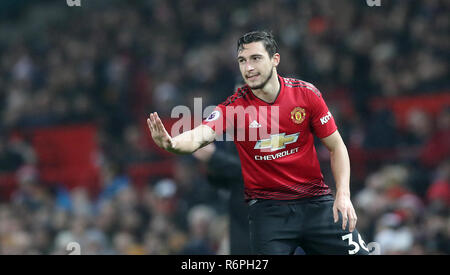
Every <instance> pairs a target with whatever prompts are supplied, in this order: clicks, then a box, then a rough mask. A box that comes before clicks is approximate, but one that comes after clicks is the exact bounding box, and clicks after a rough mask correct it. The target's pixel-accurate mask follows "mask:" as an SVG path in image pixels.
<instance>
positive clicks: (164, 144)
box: [147, 112, 174, 151]
mask: <svg viewBox="0 0 450 275" xmlns="http://www.w3.org/2000/svg"><path fill="white" fill-rule="evenodd" d="M147 124H148V128H149V129H150V133H151V134H152V138H153V141H154V142H155V143H156V145H158V146H159V147H161V148H162V149H165V150H168V151H170V150H172V149H173V148H174V142H173V140H172V137H171V136H170V135H169V133H168V132H167V131H166V128H165V127H164V125H163V123H162V121H161V119H160V118H159V116H158V113H156V112H154V113H151V114H150V116H149V118H147Z"/></svg>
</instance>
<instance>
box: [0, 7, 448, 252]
mask: <svg viewBox="0 0 450 275" xmlns="http://www.w3.org/2000/svg"><path fill="white" fill-rule="evenodd" d="M449 8H450V1H446V0H433V1H387V0H381V6H380V7H369V6H367V5H366V3H365V1H350V0H320V1H294V0H279V1H269V0H267V1H234V0H227V1H225V0H217V1H206V0H195V1H194V0H192V1H187V0H185V1H183V0H180V1H178V0H169V1H158V0H153V1H152V0H147V1H127V2H126V3H125V1H102V0H81V7H68V6H67V5H66V1H63V0H61V1H25V0H22V1H18V0H16V1H12V0H7V1H2V2H1V4H0V106H1V107H0V254H67V253H68V251H67V250H66V248H67V247H66V245H67V243H68V242H70V241H77V242H79V243H80V245H81V252H82V254H227V253H228V246H227V240H228V238H229V236H228V231H227V226H228V218H227V217H228V213H227V211H228V210H227V207H226V203H227V198H228V196H229V193H228V192H227V191H226V190H221V189H217V188H215V187H213V186H212V185H210V184H209V183H208V182H207V180H206V177H205V166H204V165H202V164H200V163H198V162H197V161H196V160H195V159H194V158H193V157H191V156H183V157H177V156H173V155H170V154H167V153H165V152H163V151H161V150H159V149H158V148H155V145H154V144H153V143H152V142H151V139H150V136H149V133H148V129H147V126H146V123H145V119H146V117H147V116H148V113H149V112H150V111H158V112H159V114H160V115H161V116H162V117H163V118H164V121H165V122H166V123H167V126H168V128H170V125H171V123H173V122H174V121H176V120H174V119H171V118H170V112H171V109H172V108H173V107H174V106H176V105H186V106H189V107H190V108H192V107H193V98H194V97H202V99H203V106H204V107H206V106H208V105H215V104H218V103H220V102H221V101H222V100H224V99H225V98H226V97H227V96H228V95H230V93H232V91H233V89H234V87H235V86H236V85H239V84H240V81H241V80H240V75H239V71H238V66H237V64H236V61H235V54H236V49H235V47H236V40H237V38H239V37H240V35H242V34H243V33H245V32H247V31H250V30H254V29H267V30H271V31H272V32H273V33H274V34H275V36H276V37H277V39H278V41H279V44H280V53H281V60H282V61H281V64H280V67H279V72H280V74H281V75H283V76H287V77H296V78H300V79H303V80H306V81H308V82H312V83H314V84H315V85H316V86H317V87H318V88H319V89H320V90H321V91H322V93H323V94H324V97H325V100H326V101H327V104H328V105H329V107H330V109H331V112H332V113H333V115H334V116H335V118H336V121H337V123H338V127H339V129H340V132H341V134H342V136H343V138H344V141H345V143H346V144H347V147H348V150H349V153H350V157H351V164H352V183H351V189H352V200H353V204H354V206H355V208H356V211H357V213H358V218H359V220H358V230H359V231H360V232H361V233H362V235H363V236H364V237H365V240H366V241H367V242H371V241H376V242H378V243H380V245H381V248H382V253H383V254H449V253H450V218H449V206H450V186H449V177H450V161H449V155H450V154H449V153H450V144H449V143H450V93H449V91H450V85H449V84H450V83H449V69H448V58H449V47H450V44H449V43H450V42H449V41H450V39H449V33H450V31H449V17H448V14H449ZM219 146H220V144H219ZM318 146H319V149H318V153H319V158H320V161H321V166H322V169H323V173H324V176H325V178H326V180H327V182H328V184H329V185H330V186H331V187H332V188H334V183H333V182H332V175H331V171H330V169H329V158H328V153H327V152H326V149H324V148H323V147H322V146H320V144H318Z"/></svg>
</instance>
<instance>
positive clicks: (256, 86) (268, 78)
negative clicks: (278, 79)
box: [248, 69, 273, 90]
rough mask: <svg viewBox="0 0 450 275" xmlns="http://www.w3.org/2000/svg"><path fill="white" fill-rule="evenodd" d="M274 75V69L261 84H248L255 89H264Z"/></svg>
mask: <svg viewBox="0 0 450 275" xmlns="http://www.w3.org/2000/svg"><path fill="white" fill-rule="evenodd" d="M272 75H273V69H272V70H270V74H269V76H267V78H266V79H265V80H264V81H263V82H262V83H261V84H258V85H254V86H250V84H249V85H248V86H249V87H250V88H252V89H253V90H259V89H262V88H264V87H265V86H266V84H267V82H269V80H270V79H271V78H272Z"/></svg>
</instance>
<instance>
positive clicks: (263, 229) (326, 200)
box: [249, 195, 369, 255]
mask: <svg viewBox="0 0 450 275" xmlns="http://www.w3.org/2000/svg"><path fill="white" fill-rule="evenodd" d="M333 203H334V199H333V196H332V195H325V196H319V197H314V198H308V199H300V200H293V201H279V200H257V201H256V202H255V201H251V202H250V203H249V225H250V244H251V248H252V251H253V253H254V254H269V255H277V254H281V255H283V254H284V255H289V254H294V252H295V250H296V248H297V247H301V248H302V249H303V250H304V251H305V253H306V254H329V255H333V254H339V255H349V254H350V255H354V254H358V255H361V254H362V255H367V254H369V250H368V249H367V247H366V244H365V243H364V241H363V240H362V238H361V235H360V234H359V233H358V231H357V230H356V229H355V230H353V232H350V231H348V225H347V227H346V229H345V230H342V217H341V215H340V213H339V221H338V222H336V223H335V222H334V218H333Z"/></svg>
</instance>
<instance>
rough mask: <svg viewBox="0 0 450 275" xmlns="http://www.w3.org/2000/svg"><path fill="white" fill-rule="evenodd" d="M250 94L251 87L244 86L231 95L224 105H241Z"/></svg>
mask: <svg viewBox="0 0 450 275" xmlns="http://www.w3.org/2000/svg"><path fill="white" fill-rule="evenodd" d="M249 93H250V87H248V86H247V85H244V86H242V87H239V88H237V89H236V90H235V91H234V93H233V94H232V95H230V96H229V97H228V98H227V99H226V100H225V101H224V102H222V105H224V106H228V105H240V103H242V101H243V100H247V99H248V94H249Z"/></svg>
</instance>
